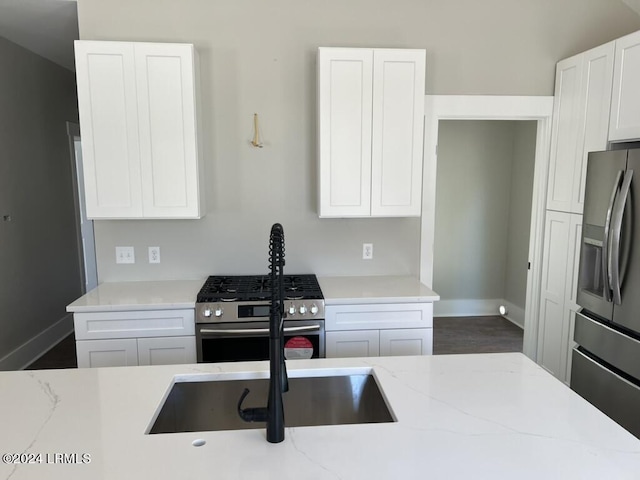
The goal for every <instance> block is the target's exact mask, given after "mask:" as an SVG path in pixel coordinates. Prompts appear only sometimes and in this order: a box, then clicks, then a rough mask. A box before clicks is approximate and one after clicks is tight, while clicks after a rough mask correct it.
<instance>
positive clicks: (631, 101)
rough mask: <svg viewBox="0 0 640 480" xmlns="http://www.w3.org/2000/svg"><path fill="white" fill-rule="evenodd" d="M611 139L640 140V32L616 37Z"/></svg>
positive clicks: (613, 140) (614, 140)
mask: <svg viewBox="0 0 640 480" xmlns="http://www.w3.org/2000/svg"><path fill="white" fill-rule="evenodd" d="M615 55H616V61H615V72H614V76H613V95H612V98H611V120H610V124H609V140H610V141H612V142H616V141H625V140H639V139H640V31H638V32H635V33H632V34H630V35H627V36H626V37H622V38H619V39H618V40H616V54H615Z"/></svg>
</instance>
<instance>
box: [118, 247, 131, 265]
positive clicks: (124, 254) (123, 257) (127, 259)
mask: <svg viewBox="0 0 640 480" xmlns="http://www.w3.org/2000/svg"><path fill="white" fill-rule="evenodd" d="M116 263H136V257H135V252H134V250H133V247H116Z"/></svg>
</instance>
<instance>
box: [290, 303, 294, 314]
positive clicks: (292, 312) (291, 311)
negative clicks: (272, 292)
mask: <svg viewBox="0 0 640 480" xmlns="http://www.w3.org/2000/svg"><path fill="white" fill-rule="evenodd" d="M295 314H296V306H295V305H294V304H293V303H292V304H291V305H289V315H295Z"/></svg>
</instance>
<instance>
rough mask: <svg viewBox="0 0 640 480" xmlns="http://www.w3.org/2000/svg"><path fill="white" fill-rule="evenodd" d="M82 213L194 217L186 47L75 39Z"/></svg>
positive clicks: (192, 98)
mask: <svg viewBox="0 0 640 480" xmlns="http://www.w3.org/2000/svg"><path fill="white" fill-rule="evenodd" d="M75 52H76V76H77V85H78V110H79V117H80V128H81V131H82V154H83V167H84V179H85V190H86V197H87V217H88V218H92V219H109V218H111V219H114V218H200V217H201V216H202V215H203V214H204V212H203V210H202V209H201V204H200V198H201V196H202V192H201V189H200V174H201V172H200V171H199V170H200V167H199V162H201V161H202V155H201V152H200V145H201V139H200V136H199V135H198V133H197V121H196V118H197V117H196V105H197V99H196V94H197V84H198V82H197V70H196V67H197V55H196V53H195V51H194V49H193V46H192V45H181V44H150V43H132V42H99V41H76V42H75Z"/></svg>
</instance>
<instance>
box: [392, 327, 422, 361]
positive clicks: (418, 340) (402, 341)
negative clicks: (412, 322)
mask: <svg viewBox="0 0 640 480" xmlns="http://www.w3.org/2000/svg"><path fill="white" fill-rule="evenodd" d="M432 353H433V329H432V328H406V329H399V330H380V355H381V356H383V357H389V356H401V355H431V354H432Z"/></svg>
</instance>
